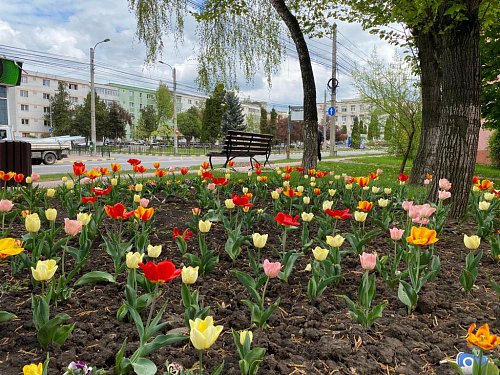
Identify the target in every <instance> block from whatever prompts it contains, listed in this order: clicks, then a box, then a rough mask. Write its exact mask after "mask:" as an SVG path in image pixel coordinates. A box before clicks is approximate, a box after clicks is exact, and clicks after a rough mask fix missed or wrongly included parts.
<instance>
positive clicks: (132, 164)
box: [127, 158, 141, 166]
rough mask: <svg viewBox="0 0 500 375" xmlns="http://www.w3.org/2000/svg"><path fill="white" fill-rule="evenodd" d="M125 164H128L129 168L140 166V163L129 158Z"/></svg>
mask: <svg viewBox="0 0 500 375" xmlns="http://www.w3.org/2000/svg"><path fill="white" fill-rule="evenodd" d="M127 163H129V164H130V165H131V166H134V165H139V164H141V161H140V160H139V159H134V158H130V159H128V160H127Z"/></svg>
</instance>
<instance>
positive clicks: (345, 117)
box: [342, 116, 347, 124]
mask: <svg viewBox="0 0 500 375" xmlns="http://www.w3.org/2000/svg"><path fill="white" fill-rule="evenodd" d="M346 122H347V116H342V124H345V123H346Z"/></svg>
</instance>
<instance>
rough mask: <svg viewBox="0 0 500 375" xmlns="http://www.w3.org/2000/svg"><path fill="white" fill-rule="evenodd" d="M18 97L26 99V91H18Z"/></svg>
mask: <svg viewBox="0 0 500 375" xmlns="http://www.w3.org/2000/svg"><path fill="white" fill-rule="evenodd" d="M19 95H21V96H22V97H23V98H27V97H28V90H21V91H19Z"/></svg>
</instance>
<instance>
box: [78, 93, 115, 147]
mask: <svg viewBox="0 0 500 375" xmlns="http://www.w3.org/2000/svg"><path fill="white" fill-rule="evenodd" d="M90 96H91V95H90V92H89V93H88V94H87V96H86V98H85V101H84V102H83V104H82V105H78V106H76V107H75V112H74V116H73V122H72V130H71V134H72V135H81V136H83V137H86V138H90ZM107 127H108V107H107V105H106V103H104V101H102V100H101V99H100V98H99V96H98V95H96V96H95V128H96V136H97V139H98V140H102V139H103V138H104V135H105V132H106V128H107Z"/></svg>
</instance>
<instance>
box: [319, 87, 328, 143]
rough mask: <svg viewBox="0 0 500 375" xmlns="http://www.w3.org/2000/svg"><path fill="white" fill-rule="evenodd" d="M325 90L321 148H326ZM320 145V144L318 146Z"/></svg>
mask: <svg viewBox="0 0 500 375" xmlns="http://www.w3.org/2000/svg"><path fill="white" fill-rule="evenodd" d="M326 114H327V111H326V90H325V95H324V97H323V134H324V136H325V137H324V138H325V141H324V142H323V150H326ZM320 147H321V146H320Z"/></svg>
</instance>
